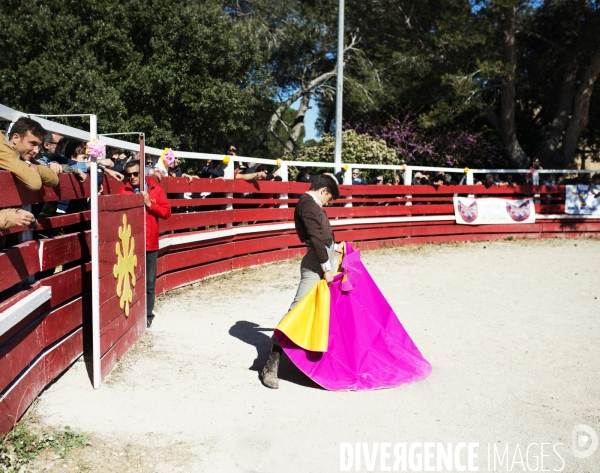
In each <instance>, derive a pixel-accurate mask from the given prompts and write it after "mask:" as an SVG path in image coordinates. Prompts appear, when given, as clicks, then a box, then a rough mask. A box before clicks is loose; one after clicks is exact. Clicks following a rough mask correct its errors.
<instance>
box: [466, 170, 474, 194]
mask: <svg viewBox="0 0 600 473" xmlns="http://www.w3.org/2000/svg"><path fill="white" fill-rule="evenodd" d="M474 184H475V176H474V175H473V171H472V170H471V169H469V170H468V171H467V185H468V186H472V185H474ZM468 197H469V199H472V198H474V197H475V194H469V196H468Z"/></svg>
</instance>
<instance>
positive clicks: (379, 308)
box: [275, 244, 431, 391]
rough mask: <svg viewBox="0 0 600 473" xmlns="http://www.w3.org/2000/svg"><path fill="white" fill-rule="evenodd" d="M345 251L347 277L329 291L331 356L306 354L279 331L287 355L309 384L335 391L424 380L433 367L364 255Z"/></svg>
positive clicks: (364, 388) (343, 265)
mask: <svg viewBox="0 0 600 473" xmlns="http://www.w3.org/2000/svg"><path fill="white" fill-rule="evenodd" d="M346 248H347V250H346V251H347V252H346V255H345V257H344V259H343V261H342V268H343V271H344V272H343V274H338V275H337V276H336V277H335V278H334V281H333V282H332V283H331V284H330V286H329V289H330V294H331V309H330V318H329V342H328V348H327V351H326V352H316V351H308V350H305V349H303V348H301V347H299V346H298V345H296V344H295V343H294V342H292V341H291V340H290V339H289V338H288V337H287V336H286V335H285V334H284V333H283V332H281V331H280V330H275V336H276V337H277V340H278V341H279V343H280V344H281V346H282V348H283V350H284V351H285V353H286V354H287V355H288V356H289V358H290V359H291V360H292V362H293V363H294V364H295V365H296V366H297V367H298V368H299V369H300V370H301V371H302V372H304V373H305V374H306V375H307V376H308V377H309V378H311V379H312V380H313V381H315V382H316V383H318V384H319V385H321V386H322V387H324V388H325V389H328V390H331V391H342V390H357V391H360V390H368V389H381V388H391V387H394V386H399V385H401V384H405V383H412V382H414V381H419V380H421V379H425V378H426V377H427V376H429V374H430V373H431V365H430V364H429V362H428V361H427V360H425V358H423V356H422V355H421V352H420V351H419V349H418V348H417V346H416V345H415V344H414V342H413V341H412V340H411V338H410V336H409V335H408V333H407V332H406V330H404V327H403V326H402V324H401V323H400V321H399V320H398V317H396V314H395V313H394V311H393V310H392V308H391V307H390V305H389V304H388V302H387V300H386V299H385V297H384V296H383V294H382V293H381V291H380V290H379V288H378V287H377V285H376V284H375V281H373V279H372V278H371V275H370V274H369V272H368V271H367V269H366V268H365V267H364V265H363V264H362V261H361V260H360V251H355V250H354V249H353V248H352V246H350V245H349V244H346ZM344 275H346V281H342V279H343V277H344Z"/></svg>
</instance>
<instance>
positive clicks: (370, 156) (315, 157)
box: [284, 130, 404, 178]
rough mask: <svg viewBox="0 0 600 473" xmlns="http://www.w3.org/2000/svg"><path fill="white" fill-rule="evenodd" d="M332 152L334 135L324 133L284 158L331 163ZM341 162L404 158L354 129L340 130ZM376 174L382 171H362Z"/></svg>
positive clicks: (394, 161) (387, 161)
mask: <svg viewBox="0 0 600 473" xmlns="http://www.w3.org/2000/svg"><path fill="white" fill-rule="evenodd" d="M334 152H335V137H334V136H333V135H330V134H328V133H326V134H325V135H323V138H321V140H320V141H319V142H318V143H317V144H315V145H314V146H308V147H304V148H302V150H301V151H300V152H299V153H298V154H297V155H293V156H292V155H291V154H287V155H285V156H284V159H286V160H290V161H314V162H322V163H332V162H333V157H334ZM342 162H343V163H348V164H353V163H356V164H389V165H402V164H404V159H403V158H401V157H400V156H399V155H398V153H397V152H396V150H395V149H393V148H390V147H388V146H387V145H386V143H385V141H384V140H380V139H377V138H374V137H372V136H369V135H359V134H357V133H356V132H355V131H354V130H346V131H343V132H342ZM328 172H331V169H328ZM296 173H297V171H296V170H291V171H290V175H291V176H292V178H294V177H295V175H296ZM376 174H382V173H381V171H367V172H365V173H363V177H365V175H366V176H369V177H372V176H375V175H376ZM383 174H385V175H386V176H388V175H390V176H391V174H394V173H393V172H391V171H390V172H385V173H383ZM388 177H389V176H388Z"/></svg>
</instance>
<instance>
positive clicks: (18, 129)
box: [0, 117, 59, 191]
mask: <svg viewBox="0 0 600 473" xmlns="http://www.w3.org/2000/svg"><path fill="white" fill-rule="evenodd" d="M45 135H46V130H44V128H43V127H42V125H40V124H39V123H38V122H36V121H35V120H32V119H31V118H27V117H21V118H19V119H18V120H17V121H16V122H15V123H14V125H13V126H12V128H11V130H10V134H8V135H6V134H5V135H4V137H3V138H0V169H5V170H7V171H10V172H12V174H13V176H15V177H16V178H17V179H18V180H19V181H21V182H22V183H23V184H24V185H25V187H27V188H28V189H30V190H33V191H38V190H40V189H41V188H42V185H45V186H50V187H55V186H57V185H58V184H59V179H58V175H57V174H56V173H55V172H54V171H52V169H50V168H47V167H44V166H40V165H36V164H32V163H31V160H32V159H33V158H34V157H35V156H36V155H37V154H38V153H39V151H40V145H41V143H42V140H43V139H44V136H45Z"/></svg>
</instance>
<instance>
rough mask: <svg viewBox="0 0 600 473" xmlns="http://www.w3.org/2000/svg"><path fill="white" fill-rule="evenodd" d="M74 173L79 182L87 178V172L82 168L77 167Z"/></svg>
mask: <svg viewBox="0 0 600 473" xmlns="http://www.w3.org/2000/svg"><path fill="white" fill-rule="evenodd" d="M74 174H75V177H77V180H78V181H79V182H85V180H86V179H87V173H85V172H83V171H82V170H81V169H77V170H76V171H75V172H74Z"/></svg>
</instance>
